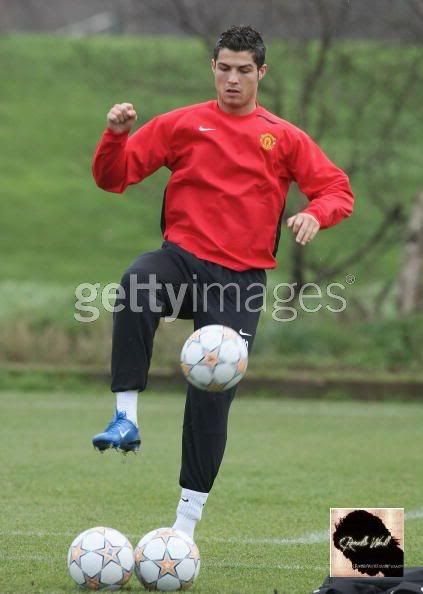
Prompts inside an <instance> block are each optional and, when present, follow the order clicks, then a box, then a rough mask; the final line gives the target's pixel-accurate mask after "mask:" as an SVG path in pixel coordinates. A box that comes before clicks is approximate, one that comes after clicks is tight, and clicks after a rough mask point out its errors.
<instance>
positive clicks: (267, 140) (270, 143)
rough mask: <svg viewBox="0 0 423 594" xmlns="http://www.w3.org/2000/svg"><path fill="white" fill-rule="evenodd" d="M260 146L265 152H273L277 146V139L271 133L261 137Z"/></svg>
mask: <svg viewBox="0 0 423 594" xmlns="http://www.w3.org/2000/svg"><path fill="white" fill-rule="evenodd" d="M260 144H261V146H262V147H263V148H264V150H265V151H271V150H272V148H273V147H274V146H275V144H276V138H275V137H274V136H273V134H270V132H267V133H266V134H262V135H261V136H260Z"/></svg>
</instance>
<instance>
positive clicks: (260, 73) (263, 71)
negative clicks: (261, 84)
mask: <svg viewBox="0 0 423 594" xmlns="http://www.w3.org/2000/svg"><path fill="white" fill-rule="evenodd" d="M266 72H267V64H263V66H260V68H259V70H258V79H259V80H261V79H262V78H263V76H264V75H265V74H266Z"/></svg>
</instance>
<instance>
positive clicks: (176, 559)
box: [135, 528, 200, 592]
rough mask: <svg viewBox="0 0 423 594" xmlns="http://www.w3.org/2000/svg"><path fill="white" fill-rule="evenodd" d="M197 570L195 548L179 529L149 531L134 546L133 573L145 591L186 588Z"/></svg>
mask: <svg viewBox="0 0 423 594" xmlns="http://www.w3.org/2000/svg"><path fill="white" fill-rule="evenodd" d="M199 571H200V554H199V552H198V548H197V546H196V544H195V543H194V541H193V540H192V538H190V537H189V536H188V535H187V534H185V533H184V532H182V531H181V530H173V528H158V529H157V530H152V531H151V532H149V533H148V534H146V535H145V536H143V537H142V538H141V540H140V541H139V543H138V545H137V546H136V547H135V574H136V576H137V578H138V579H139V581H140V582H141V583H142V585H143V586H144V588H146V589H147V590H158V591H159V592H174V591H176V590H188V589H189V588H190V587H191V586H192V584H193V583H194V581H195V580H196V578H197V576H198V573H199Z"/></svg>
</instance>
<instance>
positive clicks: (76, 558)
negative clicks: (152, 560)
mask: <svg viewBox="0 0 423 594" xmlns="http://www.w3.org/2000/svg"><path fill="white" fill-rule="evenodd" d="M68 568H69V573H70V575H71V577H72V578H73V579H74V580H75V582H76V583H77V584H78V586H81V587H82V588H86V589H87V590H118V589H119V588H120V587H121V586H123V585H124V584H126V582H127V581H128V580H129V579H130V577H131V575H132V572H133V570H134V550H133V548H132V545H131V543H130V542H129V540H128V539H127V538H126V536H124V535H123V534H121V533H120V532H118V531H117V530H114V529H113V528H104V527H102V526H98V527H97V528H90V529H89V530H85V532H82V533H81V534H79V535H78V536H77V537H76V538H75V540H74V541H73V542H72V544H71V546H70V547H69V552H68Z"/></svg>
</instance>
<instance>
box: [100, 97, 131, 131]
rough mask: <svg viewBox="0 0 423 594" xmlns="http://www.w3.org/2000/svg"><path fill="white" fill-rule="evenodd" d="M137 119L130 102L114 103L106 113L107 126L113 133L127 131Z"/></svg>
mask: <svg viewBox="0 0 423 594" xmlns="http://www.w3.org/2000/svg"><path fill="white" fill-rule="evenodd" d="M136 120H137V112H136V111H135V109H134V106H133V105H132V103H116V105H113V107H112V109H111V110H110V111H109V113H108V114H107V127H108V128H109V130H111V131H112V132H114V133H115V134H122V133H123V132H129V131H130V129H131V128H132V126H133V125H134V124H135V122H136Z"/></svg>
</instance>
